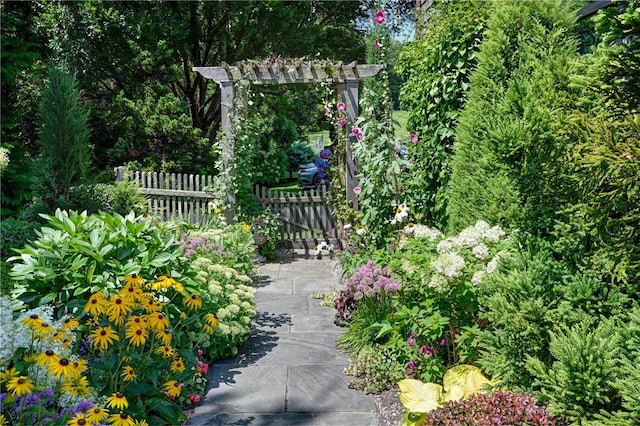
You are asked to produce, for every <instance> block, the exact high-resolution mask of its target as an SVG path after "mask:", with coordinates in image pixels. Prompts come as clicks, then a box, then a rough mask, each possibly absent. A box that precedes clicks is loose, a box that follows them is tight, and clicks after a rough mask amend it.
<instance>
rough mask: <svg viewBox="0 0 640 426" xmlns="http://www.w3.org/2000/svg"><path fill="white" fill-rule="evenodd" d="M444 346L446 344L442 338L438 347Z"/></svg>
mask: <svg viewBox="0 0 640 426" xmlns="http://www.w3.org/2000/svg"><path fill="white" fill-rule="evenodd" d="M446 344H447V339H444V338H443V339H442V340H440V346H444V345H446Z"/></svg>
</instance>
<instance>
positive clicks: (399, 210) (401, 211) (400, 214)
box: [391, 204, 409, 225]
mask: <svg viewBox="0 0 640 426" xmlns="http://www.w3.org/2000/svg"><path fill="white" fill-rule="evenodd" d="M407 217H409V207H407V206H406V205H405V204H400V205H399V206H398V207H396V214H395V216H393V219H391V224H392V225H395V224H396V223H402V222H403V221H404V220H405V219H406V218H407Z"/></svg>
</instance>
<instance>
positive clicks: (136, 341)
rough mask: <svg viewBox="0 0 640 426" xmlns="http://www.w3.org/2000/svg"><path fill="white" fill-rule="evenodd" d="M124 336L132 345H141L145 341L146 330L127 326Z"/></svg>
mask: <svg viewBox="0 0 640 426" xmlns="http://www.w3.org/2000/svg"><path fill="white" fill-rule="evenodd" d="M126 336H127V339H129V343H131V344H132V345H133V346H143V345H144V344H145V343H146V342H147V332H146V330H144V329H142V328H138V327H129V328H127V333H126Z"/></svg>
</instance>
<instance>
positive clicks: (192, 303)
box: [182, 294, 202, 309]
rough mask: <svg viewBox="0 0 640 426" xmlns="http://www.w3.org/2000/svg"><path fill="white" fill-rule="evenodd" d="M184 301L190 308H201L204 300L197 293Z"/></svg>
mask: <svg viewBox="0 0 640 426" xmlns="http://www.w3.org/2000/svg"><path fill="white" fill-rule="evenodd" d="M182 303H184V304H185V306H186V307H187V308H189V309H200V308H201V307H202V300H200V298H199V297H198V295H197V294H192V295H190V296H187V297H185V298H184V299H183V301H182Z"/></svg>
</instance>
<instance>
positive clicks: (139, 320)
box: [127, 315, 149, 330]
mask: <svg viewBox="0 0 640 426" xmlns="http://www.w3.org/2000/svg"><path fill="white" fill-rule="evenodd" d="M130 327H135V328H141V329H143V330H146V329H148V328H149V323H148V322H147V319H146V318H145V317H141V316H139V315H131V316H130V317H129V318H127V328H130Z"/></svg>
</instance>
